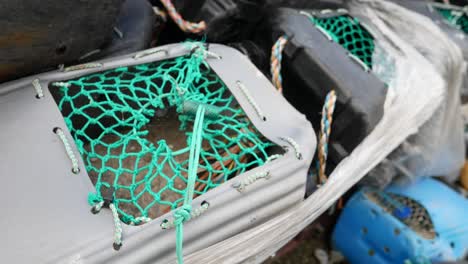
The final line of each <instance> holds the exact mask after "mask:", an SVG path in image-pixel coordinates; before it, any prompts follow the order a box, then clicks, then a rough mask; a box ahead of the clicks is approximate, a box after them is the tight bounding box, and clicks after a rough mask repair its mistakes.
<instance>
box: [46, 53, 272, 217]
mask: <svg viewBox="0 0 468 264" xmlns="http://www.w3.org/2000/svg"><path fill="white" fill-rule="evenodd" d="M66 83H68V86H67V87H60V88H56V87H53V84H52V85H51V91H52V93H53V94H54V97H55V98H56V101H57V104H58V106H59V109H60V110H61V111H62V114H63V116H64V118H65V122H66V124H67V126H68V128H69V130H70V131H71V134H72V136H73V137H74V140H75V142H76V144H77V146H78V149H79V151H80V153H81V155H82V157H83V160H84V162H85V166H86V170H87V171H88V174H89V175H90V178H91V180H92V181H93V182H94V183H95V186H96V194H90V197H89V202H90V204H92V205H93V204H95V203H97V202H99V201H102V199H103V198H106V197H108V196H109V195H111V197H112V198H113V203H114V204H115V206H116V208H117V210H118V212H119V215H120V218H121V220H122V221H123V222H125V223H131V224H139V223H141V222H142V221H141V219H142V218H143V217H147V218H151V219H152V218H156V217H158V216H160V215H162V214H164V213H166V212H168V211H170V210H171V209H174V208H176V207H178V206H180V205H181V204H182V202H183V197H184V194H185V187H186V181H187V169H188V153H189V147H188V146H189V145H190V137H191V135H192V125H193V121H194V118H195V113H196V110H197V107H198V106H199V105H200V104H203V105H204V106H205V109H206V111H207V112H206V114H205V119H204V124H203V143H202V144H203V149H202V152H201V155H200V164H199V169H198V173H197V175H198V177H197V180H196V185H195V195H201V194H203V193H205V192H207V191H208V190H210V189H213V188H215V187H217V186H218V185H220V184H221V183H223V182H224V181H226V180H227V179H229V178H231V177H234V176H236V175H238V174H241V173H243V172H245V171H247V170H249V169H250V168H253V167H256V166H260V165H263V164H264V163H265V161H266V160H267V158H268V154H267V149H268V148H269V147H272V146H273V144H272V143H271V142H269V141H268V140H266V139H265V138H264V137H262V136H261V135H260V134H259V132H258V131H257V130H256V129H255V128H254V127H253V125H252V123H251V122H250V121H249V119H248V117H247V116H246V114H245V113H244V111H243V110H242V109H241V108H240V107H239V105H238V103H237V102H236V100H235V99H234V97H233V96H232V95H231V93H230V92H229V90H228V88H227V87H226V86H225V84H224V83H223V82H222V81H221V80H220V78H219V77H218V76H217V75H216V74H215V73H214V72H213V71H212V70H211V69H209V67H208V65H207V64H206V63H205V62H204V59H203V54H200V53H199V52H195V53H194V54H192V55H188V56H184V57H178V58H174V59H170V60H165V61H162V62H154V63H149V64H143V65H137V66H132V67H120V68H117V69H113V70H108V71H105V72H101V73H96V74H91V75H88V76H84V77H80V78H77V79H73V80H68V81H66ZM170 141H171V142H170Z"/></svg>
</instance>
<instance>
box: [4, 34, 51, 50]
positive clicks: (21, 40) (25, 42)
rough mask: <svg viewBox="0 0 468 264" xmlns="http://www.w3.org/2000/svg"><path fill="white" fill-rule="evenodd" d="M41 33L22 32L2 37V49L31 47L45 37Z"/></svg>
mask: <svg viewBox="0 0 468 264" xmlns="http://www.w3.org/2000/svg"><path fill="white" fill-rule="evenodd" d="M44 36H45V35H43V33H42V32H40V31H29V32H28V31H20V32H12V33H10V34H7V35H3V34H2V35H0V48H6V47H15V46H18V45H20V46H30V45H32V44H33V43H34V42H35V40H37V39H39V38H41V37H44Z"/></svg>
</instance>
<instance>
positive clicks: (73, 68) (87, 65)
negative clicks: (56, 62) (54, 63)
mask: <svg viewBox="0 0 468 264" xmlns="http://www.w3.org/2000/svg"><path fill="white" fill-rule="evenodd" d="M100 67H102V63H85V64H78V65H74V66H70V67H66V68H63V71H64V72H71V71H80V70H85V69H93V68H100Z"/></svg>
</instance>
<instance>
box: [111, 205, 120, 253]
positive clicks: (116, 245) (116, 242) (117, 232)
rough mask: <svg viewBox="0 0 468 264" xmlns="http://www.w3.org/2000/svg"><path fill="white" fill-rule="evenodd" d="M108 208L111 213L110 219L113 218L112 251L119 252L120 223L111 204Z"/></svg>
mask: <svg viewBox="0 0 468 264" xmlns="http://www.w3.org/2000/svg"><path fill="white" fill-rule="evenodd" d="M109 208H110V209H111V211H112V217H113V218H114V226H115V229H114V249H115V250H119V249H120V247H122V223H121V222H120V218H119V213H118V212H117V209H116V208H115V205H114V204H113V203H111V204H109Z"/></svg>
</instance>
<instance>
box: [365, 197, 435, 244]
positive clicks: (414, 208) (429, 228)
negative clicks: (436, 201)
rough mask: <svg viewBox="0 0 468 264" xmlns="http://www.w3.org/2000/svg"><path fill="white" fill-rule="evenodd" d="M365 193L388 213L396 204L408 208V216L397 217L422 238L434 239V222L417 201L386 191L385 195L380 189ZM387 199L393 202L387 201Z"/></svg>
mask: <svg viewBox="0 0 468 264" xmlns="http://www.w3.org/2000/svg"><path fill="white" fill-rule="evenodd" d="M366 194H367V197H368V198H369V199H370V200H371V201H374V202H375V203H377V204H378V205H379V206H381V207H382V208H383V209H384V210H385V211H386V212H388V213H390V214H392V213H393V212H394V210H395V209H396V205H397V204H398V205H399V206H405V207H408V208H410V210H411V214H410V215H409V216H408V217H406V218H404V219H400V218H397V219H399V220H400V221H402V222H403V223H404V224H405V225H406V226H408V227H409V228H411V229H412V230H413V231H414V232H416V233H418V234H419V235H421V236H422V237H424V238H427V239H434V238H435V237H436V233H435V229H434V224H433V223H432V219H431V217H430V215H429V212H427V210H426V208H424V206H422V205H421V204H420V203H418V202H417V201H415V200H413V199H411V198H409V197H406V196H402V195H398V194H395V193H386V194H385V195H382V192H380V191H368V192H367V193H366ZM386 196H388V197H386ZM389 199H391V200H392V201H393V202H389Z"/></svg>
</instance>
